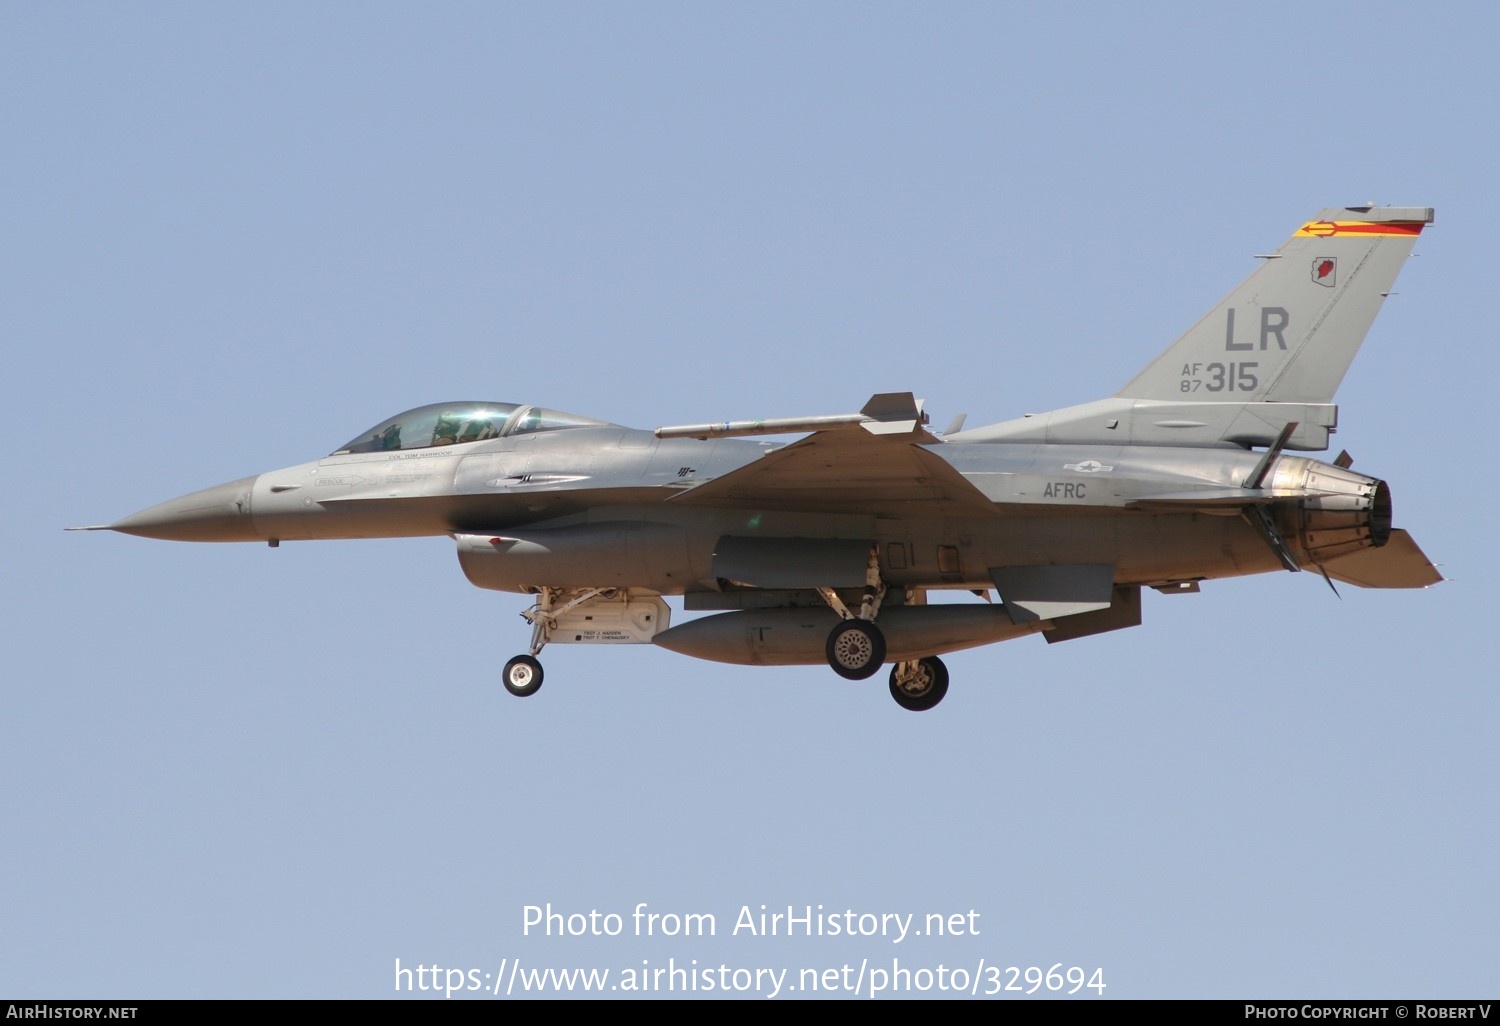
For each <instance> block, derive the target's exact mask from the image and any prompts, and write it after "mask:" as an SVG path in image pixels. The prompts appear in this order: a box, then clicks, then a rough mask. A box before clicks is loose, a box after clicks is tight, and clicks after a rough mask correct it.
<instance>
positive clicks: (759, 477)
mask: <svg viewBox="0 0 1500 1026" xmlns="http://www.w3.org/2000/svg"><path fill="white" fill-rule="evenodd" d="M924 423H925V417H924V416H923V414H922V413H921V410H920V408H919V407H918V406H917V403H916V400H915V399H913V398H912V395H911V393H910V392H899V393H887V394H883V395H876V396H873V397H872V398H871V399H870V401H869V402H868V403H866V404H865V407H864V409H863V410H862V411H861V412H860V413H859V414H850V415H847V416H838V417H821V418H810V419H808V420H805V421H791V420H788V421H782V422H746V424H745V425H744V426H743V427H742V426H740V425H736V424H723V425H707V424H705V425H698V426H696V427H684V428H661V429H658V431H657V434H658V435H661V436H663V437H672V436H674V435H676V436H682V435H698V436H702V435H707V434H715V435H731V434H762V433H767V432H768V431H769V429H770V428H772V427H775V428H779V429H780V430H795V429H796V427H797V426H799V425H805V426H807V427H811V428H815V430H814V432H813V434H811V435H808V436H807V437H806V438H803V439H801V440H800V441H797V442H794V443H792V444H791V445H788V446H785V447H783V448H780V449H776V450H774V451H772V452H770V453H768V454H766V455H765V456H762V457H761V458H760V459H758V460H756V461H755V462H754V463H750V464H747V465H746V466H744V467H741V468H739V469H738V470H734V471H731V472H730V473H728V474H725V475H723V476H722V477H718V478H715V479H714V480H712V481H706V482H704V483H703V484H701V485H698V486H697V487H696V488H692V489H689V490H687V491H685V492H682V493H680V494H678V495H675V496H673V497H672V499H671V500H670V501H671V502H673V503H676V504H678V505H684V506H717V507H730V508H736V509H764V510H799V511H806V512H812V513H859V514H864V515H874V516H892V517H902V516H917V515H932V514H949V515H956V514H960V513H967V514H970V515H976V514H977V515H993V514H994V513H995V512H996V509H995V504H994V503H993V502H991V501H990V500H989V499H987V498H985V496H984V493H982V492H981V491H979V489H977V488H975V487H974V486H973V485H972V484H970V483H969V481H968V480H967V479H966V478H965V477H964V476H963V475H962V474H960V473H959V472H958V471H957V470H955V469H954V468H953V466H952V465H951V464H949V463H948V461H947V460H945V459H943V458H942V456H940V455H938V454H937V453H936V452H933V451H931V450H930V449H928V448H926V446H931V445H940V444H941V442H939V440H938V439H937V438H936V437H935V436H933V435H932V434H930V433H929V432H928V431H927V430H926V428H925V427H924V426H923V424H924Z"/></svg>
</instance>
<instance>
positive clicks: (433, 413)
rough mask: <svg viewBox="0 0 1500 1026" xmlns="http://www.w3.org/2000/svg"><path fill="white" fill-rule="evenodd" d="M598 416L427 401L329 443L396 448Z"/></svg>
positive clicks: (338, 452)
mask: <svg viewBox="0 0 1500 1026" xmlns="http://www.w3.org/2000/svg"><path fill="white" fill-rule="evenodd" d="M606 426H608V425H607V424H606V423H605V422H604V421H602V420H594V419H592V418H590V417H580V416H578V415H577V414H575V413H563V412H562V411H561V410H549V409H545V408H544V407H541V406H521V405H518V404H516V403H485V402H458V403H433V404H432V405H431V406H418V407H417V408H416V409H414V410H407V411H406V412H405V413H398V414H397V415H396V416H394V417H392V418H391V419H389V420H383V421H381V422H380V423H379V424H376V425H375V426H374V427H372V428H371V429H370V430H368V431H365V432H362V433H360V434H359V435H357V436H356V437H355V438H354V440H353V441H351V442H347V443H345V444H344V445H341V446H340V447H339V448H337V449H335V450H334V451H333V453H332V455H334V456H342V455H344V454H345V453H356V452H396V451H398V450H402V449H428V448H431V447H432V446H435V445H461V444H462V443H464V442H482V441H484V440H485V439H486V438H499V437H500V436H501V435H521V434H526V433H527V432H531V431H554V430H558V429H561V428H574V427H606Z"/></svg>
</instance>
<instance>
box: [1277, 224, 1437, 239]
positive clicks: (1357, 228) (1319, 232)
mask: <svg viewBox="0 0 1500 1026" xmlns="http://www.w3.org/2000/svg"><path fill="white" fill-rule="evenodd" d="M1424 225H1425V222H1423V221H1309V222H1307V223H1306V224H1305V225H1303V226H1302V227H1301V228H1298V229H1297V231H1296V232H1295V233H1294V234H1293V235H1292V238H1294V239H1295V238H1300V237H1303V236H1308V235H1311V236H1315V237H1317V238H1320V239H1326V238H1329V237H1331V236H1335V235H1421V234H1422V228H1423V227H1424Z"/></svg>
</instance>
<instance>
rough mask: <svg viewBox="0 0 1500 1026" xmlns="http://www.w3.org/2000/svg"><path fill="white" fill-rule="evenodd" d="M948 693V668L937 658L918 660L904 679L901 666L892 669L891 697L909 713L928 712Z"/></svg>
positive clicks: (929, 657)
mask: <svg viewBox="0 0 1500 1026" xmlns="http://www.w3.org/2000/svg"><path fill="white" fill-rule="evenodd" d="M947 693H948V667H946V666H944V665H943V661H942V660H941V659H939V658H938V657H937V656H928V657H927V658H926V659H918V660H917V666H916V670H915V671H914V672H911V673H908V674H906V675H905V677H904V679H903V675H902V674H901V664H899V663H898V664H897V665H895V666H893V667H891V697H892V698H894V699H895V700H896V704H897V705H899V706H900V707H901V708H903V709H906V710H907V711H909V712H926V711H927V710H928V709H931V708H932V707H933V706H935V705H937V704H938V703H939V702H941V701H942V700H943V696H944V695H946V694H947Z"/></svg>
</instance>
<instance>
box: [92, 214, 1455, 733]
mask: <svg viewBox="0 0 1500 1026" xmlns="http://www.w3.org/2000/svg"><path fill="white" fill-rule="evenodd" d="M1432 221H1433V212H1432V210H1431V209H1430V208H1421V207H1374V206H1361V207H1345V208H1333V209H1328V210H1324V211H1322V212H1321V213H1319V214H1318V215H1317V217H1315V218H1314V219H1313V220H1311V221H1308V222H1307V223H1306V224H1304V225H1302V226H1301V227H1300V228H1298V229H1297V230H1296V231H1295V232H1294V233H1293V235H1292V237H1291V239H1290V240H1288V241H1287V242H1286V243H1285V244H1284V245H1283V246H1282V247H1281V248H1280V249H1278V250H1276V251H1275V252H1273V253H1269V254H1264V255H1263V256H1262V257H1261V260H1262V263H1261V264H1260V265H1259V266H1258V267H1257V268H1256V269H1255V271H1254V272H1253V273H1252V274H1251V275H1250V276H1249V277H1248V278H1246V279H1245V281H1244V282H1242V283H1241V284H1240V285H1239V286H1238V287H1237V288H1235V289H1234V290H1233V291H1232V292H1231V293H1230V294H1229V295H1228V296H1227V297H1226V298H1225V299H1224V300H1223V301H1222V302H1220V303H1219V304H1218V305H1217V306H1215V307H1214V308H1213V309H1212V310H1210V311H1209V313H1208V314H1207V315H1206V316H1204V317H1203V319H1202V320H1200V321H1199V322H1198V323H1197V324H1195V325H1193V326H1192V327H1191V328H1189V329H1188V331H1187V333H1186V334H1184V335H1183V336H1182V337H1181V338H1179V339H1178V340H1177V341H1176V342H1174V343H1172V345H1171V346H1169V347H1168V348H1167V349H1166V351H1165V352H1163V353H1162V354H1161V355H1160V356H1159V357H1157V358H1156V359H1155V360H1154V361H1152V362H1151V363H1149V364H1147V365H1146V367H1145V369H1144V370H1142V371H1141V372H1140V373H1139V374H1137V375H1136V376H1135V377H1134V378H1133V379H1132V380H1131V381H1129V382H1128V383H1126V384H1125V386H1124V387H1123V388H1121V389H1120V390H1119V391H1118V392H1116V393H1115V394H1114V395H1112V396H1109V397H1107V398H1103V399H1097V400H1095V401H1093V402H1088V403H1084V404H1083V405H1080V406H1070V407H1067V408H1065V409H1060V410H1054V411H1052V412H1050V413H1044V414H1039V415H1033V416H1026V417H1022V418H1020V419H1016V420H1008V421H1003V422H1000V423H996V424H990V425H988V426H985V427H977V428H973V429H971V430H960V428H961V421H960V422H959V423H955V424H954V425H953V426H952V427H951V428H950V429H949V430H948V431H946V432H943V433H941V434H938V433H935V432H934V431H932V430H931V429H930V424H929V420H928V417H927V415H926V414H925V413H924V411H923V408H922V403H921V402H919V401H917V400H916V399H915V398H914V397H913V395H912V394H911V393H910V392H889V393H883V394H879V395H875V396H873V397H871V398H870V400H869V401H868V402H867V403H865V405H864V407H863V408H862V409H861V410H860V411H859V412H858V413H847V414H833V415H823V416H813V417H786V418H779V419H769V420H741V421H724V422H721V423H712V424H691V425H685V426H678V427H659V428H656V429H655V430H654V431H650V430H636V429H632V428H627V427H623V426H621V425H618V424H611V423H606V422H604V421H601V420H595V419H593V418H590V417H584V416H578V415H576V414H571V413H564V412H561V411H558V410H554V409H547V408H543V407H539V406H531V405H526V404H518V403H509V402H483V401H475V402H445V403H438V404H435V405H430V406H421V407H418V408H416V409H412V410H408V411H406V412H405V413H401V414H398V415H397V416H394V417H391V418H390V419H389V420H385V421H382V422H381V423H379V424H377V425H375V426H374V427H373V428H370V429H369V430H367V431H364V432H361V433H360V434H358V435H356V436H355V437H354V438H353V439H351V440H350V441H348V442H346V443H345V444H343V445H341V446H339V447H338V448H336V449H334V450H333V451H332V452H331V453H330V454H328V455H327V456H324V457H322V458H321V459H316V460H313V461H312V462H309V463H303V464H300V465H298V466H295V467H288V468H286V469H284V470H273V471H269V472H267V473H264V474H259V475H256V476H254V477H247V478H243V479H240V480H237V481H231V482H229V483H227V484H221V485H218V486H216V487H213V488H208V489H205V490H203V491H198V492H193V493H192V494H189V495H184V496H182V497H181V498H177V499H173V500H171V501H169V502H164V503H162V504H160V505H157V506H153V507H151V508H149V509H146V510H143V511H141V512H139V513H136V514H134V515H133V516H128V517H126V518H125V519H123V520H120V521H117V522H115V523H112V524H106V525H100V526H98V527H90V528H77V530H110V531H118V532H121V533H123V534H132V535H139V536H142V537H146V538H163V539H172V540H178V541H215V542H228V541H261V542H268V543H269V544H270V545H271V546H272V547H275V546H277V545H279V544H280V543H281V542H283V541H301V540H312V539H327V538H392V537H409V536H414V535H449V536H451V537H452V538H453V539H454V541H455V543H456V546H457V551H458V561H459V565H460V566H461V567H462V569H463V572H464V574H465V575H467V577H468V579H469V580H470V582H472V583H473V584H475V585H477V586H478V587H480V588H489V589H493V590H496V591H503V592H516V593H519V594H522V595H527V596H530V601H531V605H530V607H529V608H528V609H526V610H525V611H524V612H523V613H522V614H521V615H522V616H523V617H524V618H525V620H526V621H527V622H528V623H529V624H530V627H531V639H530V646H529V648H528V650H527V651H526V652H525V653H523V654H520V655H517V656H516V657H515V658H513V659H511V660H510V661H509V662H508V663H507V664H506V665H505V669H504V671H503V674H502V678H501V679H502V682H503V683H504V686H505V688H506V689H507V690H508V691H510V693H511V694H514V695H518V696H526V695H533V694H535V693H536V692H537V690H538V689H539V688H540V687H541V686H542V679H543V675H542V665H541V663H540V662H539V661H538V659H537V656H538V655H539V654H540V653H541V652H542V649H543V648H544V647H545V646H546V645H548V644H568V643H582V644H632V643H634V644H640V643H651V644H655V645H658V646H660V647H662V648H665V649H669V650H671V651H673V652H679V653H683V654H685V655H690V656H696V657H698V658H700V659H709V660H716V661H719V662H725V663H741V664H756V665H788V664H814V663H820V662H825V661H826V662H827V663H828V665H829V666H830V667H831V668H832V669H833V671H834V672H835V673H837V674H839V675H840V676H842V677H845V678H848V679H850V680H863V679H866V678H868V677H871V676H873V675H874V674H875V673H876V672H877V671H878V670H879V669H880V668H881V667H882V666H884V665H887V664H888V665H889V666H890V671H889V683H890V692H891V695H892V696H893V697H894V698H895V700H896V702H897V703H898V704H899V705H900V706H902V707H903V708H905V709H909V710H913V711H921V710H926V709H931V708H933V707H934V706H936V705H937V704H938V703H939V702H940V701H941V700H942V699H943V696H944V695H945V694H946V693H947V691H948V671H947V669H946V667H945V666H944V664H943V661H942V659H941V658H940V657H941V656H942V655H944V654H946V653H949V652H955V651H958V650H960V649H966V648H971V647H974V646H978V645H986V644H989V643H991V642H996V641H1004V640H1006V639H1009V638H1018V637H1021V636H1023V635H1028V634H1040V635H1041V636H1042V637H1043V638H1044V639H1046V640H1047V641H1048V642H1060V641H1071V640H1074V639H1077V638H1083V637H1088V636H1090V635H1095V634H1101V633H1104V632H1106V631H1114V630H1119V629H1121V628H1124V627H1134V626H1136V625H1138V624H1140V622H1141V589H1142V588H1153V589H1155V590H1157V591H1159V592H1163V593H1167V594H1181V593H1192V592H1197V591H1198V590H1199V586H1200V584H1201V582H1203V581H1206V580H1214V579H1217V578H1223V577H1239V576H1242V575H1246V574H1259V573H1266V572H1274V571H1294V572H1295V571H1305V570H1312V571H1315V572H1316V573H1318V574H1320V575H1322V576H1323V577H1324V578H1325V579H1326V580H1327V581H1328V583H1329V584H1330V585H1332V584H1333V582H1334V581H1341V582H1345V583H1348V584H1353V585H1358V586H1360V587H1366V588H1420V587H1426V586H1428V585H1431V584H1434V583H1436V582H1438V581H1440V580H1442V578H1441V576H1440V575H1439V574H1438V572H1437V570H1436V569H1434V567H1433V565H1432V564H1431V563H1430V562H1429V561H1428V559H1427V557H1426V556H1425V555H1424V554H1423V552H1422V550H1421V549H1420V548H1419V547H1418V546H1417V544H1416V543H1415V542H1414V541H1413V540H1412V538H1411V536H1410V535H1408V534H1407V533H1406V532H1405V531H1403V530H1400V529H1398V528H1396V527H1394V526H1393V524H1392V514H1391V509H1392V505H1391V491H1390V488H1389V487H1388V486H1387V484H1386V483H1385V482H1384V481H1382V480H1380V479H1378V478H1374V477H1367V476H1364V475H1362V474H1358V473H1355V472H1354V471H1353V470H1351V469H1350V468H1351V462H1352V461H1351V460H1350V459H1349V457H1348V455H1347V453H1343V454H1340V456H1339V457H1338V458H1336V459H1334V460H1333V461H1332V462H1322V461H1319V460H1315V459H1312V458H1309V457H1305V456H1295V455H1291V453H1293V452H1322V451H1325V450H1327V449H1328V448H1329V437H1330V435H1332V434H1333V432H1334V429H1335V427H1336V426H1337V424H1338V408H1337V406H1335V405H1333V395H1334V392H1335V390H1336V389H1337V388H1338V385H1339V383H1340V381H1341V380H1342V379H1343V377H1344V374H1345V372H1346V371H1347V370H1348V367H1349V364H1350V362H1351V361H1352V360H1353V358H1354V354H1355V352H1356V351H1357V350H1358V348H1359V346H1360V344H1361V343H1362V342H1363V340H1364V338H1365V335H1366V333H1367V331H1368V330H1369V327H1370V324H1371V322H1372V321H1373V319H1374V317H1375V314H1376V312H1377V311H1378V310H1379V308H1380V306H1381V303H1382V302H1383V301H1384V299H1385V297H1386V295H1387V294H1388V293H1389V292H1390V289H1391V286H1392V284H1393V283H1394V281H1395V279H1396V275H1397V273H1398V272H1399V271H1400V269H1401V266H1402V264H1403V263H1404V262H1405V260H1406V258H1407V256H1408V255H1409V254H1410V252H1411V249H1412V246H1413V245H1414V244H1415V243H1416V240H1417V237H1418V236H1419V235H1420V233H1421V231H1422V229H1423V228H1424V227H1425V226H1427V225H1430V224H1431V223H1432ZM778 435H779V436H788V435H801V436H802V437H801V438H799V439H797V440H795V441H790V442H786V441H781V442H777V441H775V440H774V438H772V439H771V440H767V439H766V438H756V437H755V436H778ZM934 592H953V593H954V594H955V596H956V597H958V598H959V599H961V601H945V602H934V603H931V604H929V602H928V597H929V596H930V595H932V594H933V593H934ZM968 593H972V596H971V595H969V594H968ZM666 596H676V597H680V599H681V601H682V605H683V608H684V610H686V611H689V612H694V613H704V614H708V615H704V616H700V617H697V618H695V619H691V620H688V621H686V622H683V623H679V624H678V625H677V626H672V625H671V614H672V609H671V607H669V606H668V605H667V603H666V601H665V597H666Z"/></svg>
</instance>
